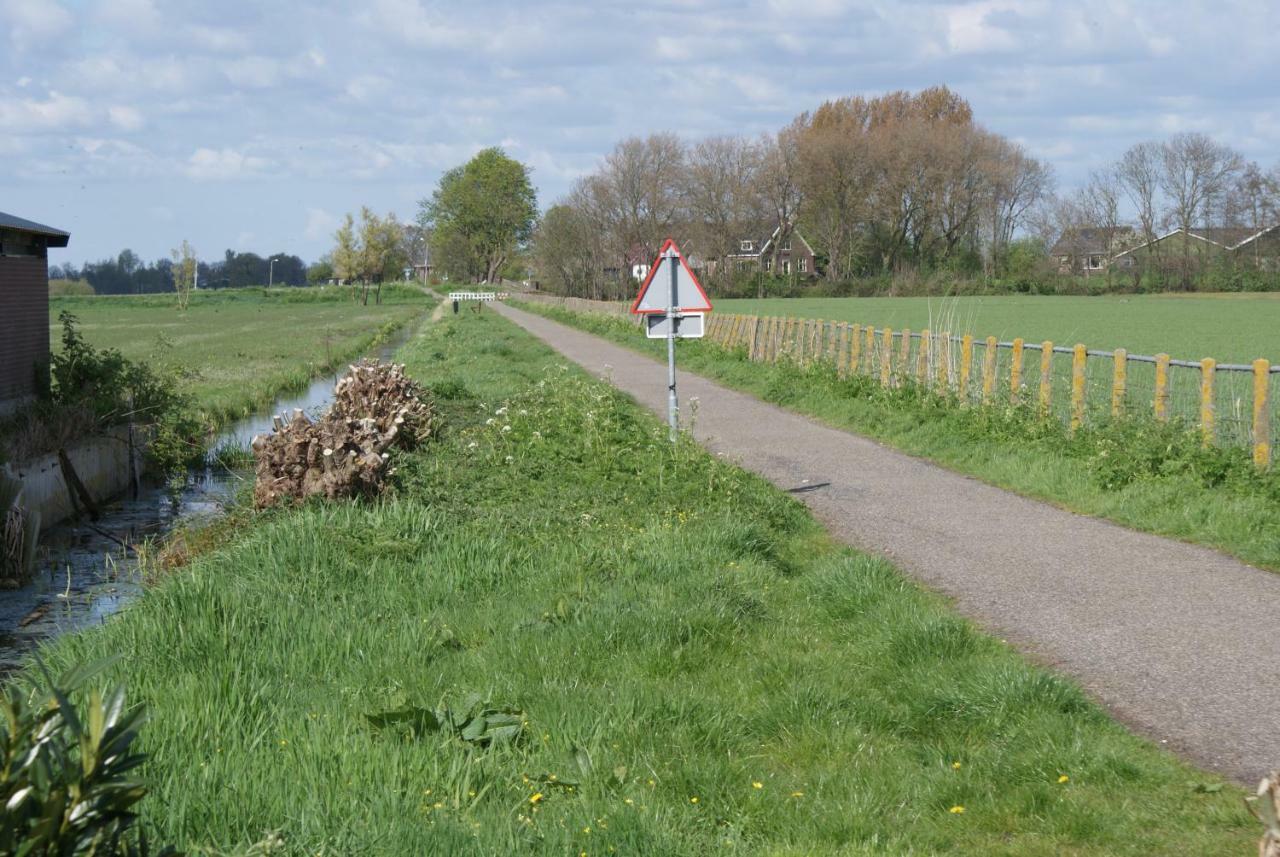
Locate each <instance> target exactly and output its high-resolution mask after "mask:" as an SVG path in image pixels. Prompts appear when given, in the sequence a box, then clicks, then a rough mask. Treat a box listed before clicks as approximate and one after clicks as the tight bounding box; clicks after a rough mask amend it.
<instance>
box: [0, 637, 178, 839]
mask: <svg viewBox="0 0 1280 857" xmlns="http://www.w3.org/2000/svg"><path fill="white" fill-rule="evenodd" d="M108 663H109V662H99V663H96V664H92V665H89V666H83V667H79V668H76V669H73V670H71V671H70V672H68V673H67V674H66V675H64V676H62V677H61V678H60V679H59V680H57V681H54V680H53V679H52V678H50V677H49V675H48V673H47V672H45V670H44V667H43V664H40V673H41V674H42V675H43V677H44V679H45V684H44V685H41V684H39V683H36V682H31V683H30V684H29V686H24V685H23V684H21V683H14V684H11V685H9V686H8V687H6V688H5V689H4V693H3V695H2V696H0V715H2V716H0V803H3V805H4V808H5V811H4V812H3V813H0V853H4V854H20V855H32V857H36V855H104V857H105V855H145V854H148V853H151V851H150V849H149V847H148V846H147V843H146V839H145V838H144V837H142V836H141V835H140V834H138V835H135V833H136V830H135V822H136V821H137V813H136V812H135V808H136V806H137V804H138V802H139V801H140V800H142V797H143V795H144V794H145V793H146V790H145V788H144V787H143V786H142V784H141V783H139V782H138V781H137V780H135V779H133V777H132V772H133V771H134V769H135V768H137V767H138V766H139V765H140V764H142V762H143V759H144V758H145V757H144V756H143V755H142V754H141V753H138V752H136V751H135V750H134V749H133V742H134V740H135V739H136V738H137V737H138V730H139V728H140V727H141V725H142V722H143V711H142V709H141V708H140V707H134V708H132V709H130V708H126V706H125V695H124V689H123V688H121V687H116V688H113V689H110V690H108V691H106V692H102V691H98V690H88V686H89V682H90V680H91V679H92V678H93V677H94V676H95V675H96V674H97V673H98V672H100V671H101V670H102V669H103V668H104V667H105V666H107V664H108ZM76 695H80V696H87V701H86V702H85V703H84V709H83V711H78V710H77V708H76V705H75V704H74V703H73V702H72V697H73V696H76ZM158 853H159V854H163V855H172V854H175V853H176V852H175V851H174V850H173V849H172V848H165V849H164V850H162V851H160V852H158Z"/></svg>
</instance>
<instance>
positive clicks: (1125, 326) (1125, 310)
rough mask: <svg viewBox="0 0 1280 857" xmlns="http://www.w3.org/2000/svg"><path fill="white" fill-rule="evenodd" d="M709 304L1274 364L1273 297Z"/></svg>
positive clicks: (1276, 316)
mask: <svg viewBox="0 0 1280 857" xmlns="http://www.w3.org/2000/svg"><path fill="white" fill-rule="evenodd" d="M714 304H715V309H716V311H717V312H725V313H745V314H751V315H777V316H795V317H800V318H821V319H826V320H827V321H849V322H858V323H860V324H871V325H874V326H875V327H891V328H893V329H895V330H898V329H901V328H903V327H909V328H911V329H912V330H917V331H918V330H920V329H921V328H926V327H927V328H930V329H932V330H939V329H942V330H949V331H950V332H951V333H953V334H955V335H957V336H958V335H961V334H964V333H970V334H972V335H973V336H975V337H978V338H985V337H987V336H995V337H997V338H999V339H1001V340H1004V341H1008V340H1012V339H1014V338H1015V337H1022V338H1023V339H1025V340H1026V341H1028V342H1040V341H1042V340H1046V339H1048V340H1051V341H1053V342H1054V343H1055V344H1058V345H1067V346H1071V345H1074V344H1075V343H1077V342H1083V343H1084V344H1085V345H1087V346H1088V347H1089V348H1095V349H1100V350H1101V349H1105V350H1112V349H1115V348H1127V349H1128V350H1129V353H1131V354H1157V353H1159V352H1162V351H1163V352H1166V353H1168V354H1169V355H1170V356H1171V357H1173V358H1175V359H1182V360H1200V359H1202V358H1204V357H1212V358H1214V359H1216V360H1217V361H1219V362H1220V363H1248V362H1249V361H1251V360H1254V359H1256V358H1258V357H1265V358H1266V359H1268V360H1270V361H1272V362H1273V363H1274V362H1277V361H1280V337H1278V336H1277V335H1276V331H1278V330H1280V294H1212V295H1203V294H1192V295H1164V294H1162V295H1113V296H1106V297H1059V296H1039V295H1025V296H1023V295H995V296H980V297H955V298H798V299H766V300H728V299H725V300H716V301H714Z"/></svg>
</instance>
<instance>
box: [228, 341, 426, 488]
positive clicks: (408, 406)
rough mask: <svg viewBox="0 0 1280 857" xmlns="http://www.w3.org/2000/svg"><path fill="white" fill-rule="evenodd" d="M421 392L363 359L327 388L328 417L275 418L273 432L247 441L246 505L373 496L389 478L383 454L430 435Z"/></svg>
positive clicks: (390, 369) (398, 373)
mask: <svg viewBox="0 0 1280 857" xmlns="http://www.w3.org/2000/svg"><path fill="white" fill-rule="evenodd" d="M435 422H436V421H435V415H434V413H433V412H432V409H431V406H430V405H429V404H428V402H427V401H426V399H425V397H424V395H423V390H422V388H421V387H420V386H419V385H418V384H417V382H415V381H414V380H413V379H411V378H409V377H408V376H407V375H405V374H404V366H402V365H398V364H391V363H379V362H378V361H375V360H364V361H361V362H360V363H358V364H356V365H355V366H352V367H351V371H350V372H348V373H347V374H346V375H344V376H343V377H342V378H341V379H339V381H338V384H337V386H336V387H335V388H334V397H333V404H332V405H331V406H330V407H329V410H328V411H327V412H326V413H325V414H324V416H322V417H320V419H318V420H315V421H312V420H311V419H309V418H308V417H307V415H306V414H304V413H303V412H302V411H301V410H294V412H293V415H292V417H290V418H289V419H287V420H286V419H285V418H284V416H282V415H277V416H276V417H275V419H274V423H275V431H274V432H272V433H271V434H269V435H258V436H256V437H255V438H254V439H253V444H252V446H253V455H254V460H255V471H256V476H257V482H256V484H255V485H254V489H253V502H254V506H256V507H257V508H259V509H261V508H264V507H266V506H271V505H273V504H275V503H278V502H280V501H281V500H288V501H290V502H295V503H296V502H300V501H302V500H304V499H306V498H307V497H310V496H312V495H314V494H321V495H323V496H325V497H327V498H329V499H335V498H339V497H367V496H373V495H375V494H378V493H379V492H381V491H382V490H383V488H384V487H385V485H386V480H387V477H388V476H390V475H391V472H392V471H391V468H390V465H389V460H390V450H391V449H392V448H393V447H398V448H402V449H408V448H412V447H414V446H416V445H417V444H419V443H421V442H423V441H424V440H426V439H427V438H428V437H429V436H430V435H431V433H432V432H433V431H434V429H435Z"/></svg>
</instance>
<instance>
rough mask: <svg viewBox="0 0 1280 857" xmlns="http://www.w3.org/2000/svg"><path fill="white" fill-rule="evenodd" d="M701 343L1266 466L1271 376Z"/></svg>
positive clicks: (1154, 358) (796, 335)
mask: <svg viewBox="0 0 1280 857" xmlns="http://www.w3.org/2000/svg"><path fill="white" fill-rule="evenodd" d="M522 297H532V298H535V299H536V300H538V301H539V302H541V303H551V304H554V305H556V306H561V307H563V308H565V309H568V310H571V311H576V312H591V313H605V314H609V315H617V316H621V317H626V316H627V313H628V306H627V304H625V303H614V302H609V301H590V300H585V299H581V298H557V297H552V296H548V295H536V296H522ZM706 339H707V340H709V341H711V342H713V343H715V344H717V345H719V346H721V347H724V348H727V349H730V350H732V349H742V350H744V351H745V354H746V357H747V358H748V359H749V360H752V361H755V362H762V363H780V362H785V363H792V364H796V365H800V366H819V367H829V368H830V370H831V371H833V372H835V373H837V374H838V375H839V376H840V377H848V376H851V375H865V376H868V377H871V378H874V379H877V380H878V381H879V383H880V384H881V385H883V386H885V387H896V386H901V385H903V384H907V383H911V384H918V385H923V386H927V387H930V388H932V389H935V390H936V391H937V392H938V393H940V394H943V395H946V396H949V397H952V398H954V399H955V400H956V401H957V403H958V404H960V405H962V406H976V405H997V404H998V405H1005V404H1009V403H1013V404H1020V405H1027V406H1030V407H1035V408H1036V409H1038V410H1039V411H1040V413H1041V414H1042V415H1043V416H1045V417H1054V418H1057V419H1060V420H1062V421H1063V422H1064V423H1065V424H1066V425H1067V426H1069V427H1070V428H1071V429H1072V430H1074V429H1075V428H1077V427H1079V426H1082V425H1090V424H1095V423H1098V422H1101V421H1105V420H1108V419H1116V418H1119V417H1139V416H1149V417H1150V418H1152V419H1155V420H1157V421H1160V422H1178V423H1181V424H1184V425H1186V426H1188V427H1193V428H1195V429H1196V430H1198V431H1199V432H1200V434H1201V436H1202V438H1203V442H1204V443H1205V444H1206V445H1224V446H1247V447H1250V448H1251V449H1252V453H1253V461H1254V464H1255V465H1256V466H1257V467H1258V468H1260V469H1266V468H1268V467H1270V465H1271V457H1272V456H1271V446H1272V431H1273V424H1274V423H1275V419H1274V411H1275V409H1276V407H1277V403H1280V396H1277V393H1278V392H1280V391H1277V390H1276V389H1274V387H1276V386H1277V385H1280V365H1278V366H1272V365H1271V364H1270V363H1269V362H1268V361H1267V360H1262V359H1259V360H1255V361H1253V362H1252V363H1249V364H1241V363H1218V362H1217V361H1216V360H1213V359H1210V358H1206V359H1205V360H1201V361H1191V360H1174V359H1171V358H1170V357H1169V355H1168V354H1155V355H1146V354H1130V353H1128V351H1126V350H1125V349H1123V348H1118V349H1115V350H1113V351H1105V350H1097V349H1092V348H1088V347H1087V346H1086V345H1084V344H1081V343H1073V344H1071V345H1064V344H1058V343H1054V342H1048V341H1046V342H1026V341H1024V340H1022V339H1014V340H1012V341H1008V342H1004V341H999V340H997V339H996V338H995V337H986V338H979V337H974V336H972V335H969V334H964V335H959V336H957V335H954V334H952V333H950V332H949V331H933V330H910V329H901V330H894V329H891V328H887V327H880V328H878V327H875V326H873V325H864V324H858V323H855V322H845V321H824V320H822V319H810V318H794V317H782V316H754V315H723V314H719V313H713V314H712V315H711V316H710V318H709V319H708V321H707V327H706Z"/></svg>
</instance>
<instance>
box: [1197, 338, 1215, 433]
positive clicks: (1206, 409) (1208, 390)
mask: <svg viewBox="0 0 1280 857" xmlns="http://www.w3.org/2000/svg"><path fill="white" fill-rule="evenodd" d="M1217 368H1218V361H1217V360H1214V359H1213V358H1212V357H1206V358H1204V359H1203V360H1201V361H1200V439H1201V440H1202V441H1203V442H1204V445H1205V446H1213V440H1214V425H1213V424H1214V421H1215V420H1214V417H1215V416H1216V413H1215V412H1216V410H1217V403H1216V402H1215V400H1214V396H1213V376H1214V374H1215V372H1216V370H1217Z"/></svg>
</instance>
